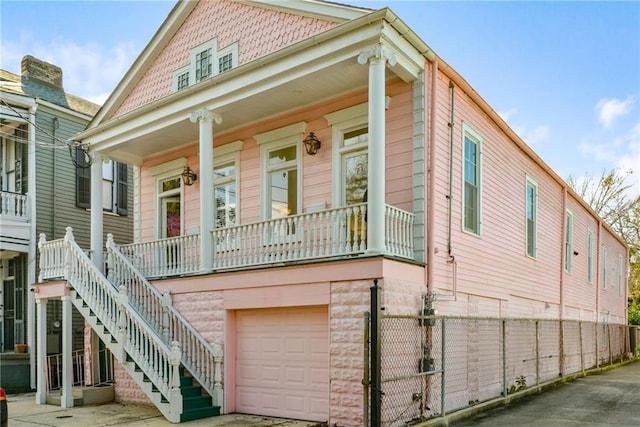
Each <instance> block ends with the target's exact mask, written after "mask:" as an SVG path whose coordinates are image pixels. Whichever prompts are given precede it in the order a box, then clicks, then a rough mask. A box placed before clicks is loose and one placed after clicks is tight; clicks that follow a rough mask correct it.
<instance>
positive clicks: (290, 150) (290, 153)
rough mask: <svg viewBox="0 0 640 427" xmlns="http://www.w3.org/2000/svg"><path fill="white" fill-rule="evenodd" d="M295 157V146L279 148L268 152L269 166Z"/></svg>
mask: <svg viewBox="0 0 640 427" xmlns="http://www.w3.org/2000/svg"><path fill="white" fill-rule="evenodd" d="M295 159H296V146H295V145H290V146H289V147H284V148H280V149H278V150H273V151H270V152H269V166H276V165H279V164H282V163H285V162H288V161H291V160H295Z"/></svg>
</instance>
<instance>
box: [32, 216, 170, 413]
mask: <svg viewBox="0 0 640 427" xmlns="http://www.w3.org/2000/svg"><path fill="white" fill-rule="evenodd" d="M38 247H39V250H40V255H41V257H40V266H41V268H42V270H41V274H40V277H41V278H42V279H47V278H50V277H48V275H49V274H54V276H53V277H55V278H60V276H59V270H58V269H56V268H53V267H52V266H51V265H50V264H49V263H50V262H51V261H52V260H55V261H56V262H59V261H61V257H60V253H61V251H62V252H63V253H64V260H63V261H62V262H61V264H60V265H62V266H64V268H63V274H62V277H61V278H63V279H65V280H66V281H67V282H68V283H69V286H70V287H71V288H72V295H73V294H77V295H78V296H79V297H80V298H81V299H82V301H81V302H77V301H76V299H75V298H72V300H73V302H74V305H76V307H77V308H78V310H79V311H80V312H81V313H82V314H83V315H84V316H85V318H86V319H87V321H88V322H89V323H90V324H91V325H92V326H93V327H94V329H95V328H96V327H97V325H98V324H101V325H102V327H103V328H104V330H105V332H108V335H110V337H113V338H115V339H116V342H115V343H113V342H111V340H104V341H105V344H106V345H107V347H109V349H110V350H111V351H112V353H113V355H114V357H116V358H117V359H118V361H119V362H120V363H122V364H125V363H126V362H127V355H128V356H129V357H130V358H131V359H132V360H133V362H134V363H135V364H136V366H137V367H138V368H139V369H140V370H141V371H142V372H143V374H144V377H146V378H148V379H149V380H150V381H151V383H152V384H153V385H154V386H155V387H156V388H157V390H158V391H159V392H160V393H161V394H162V395H163V396H164V397H165V398H166V399H167V400H168V401H169V405H168V407H167V405H166V404H164V405H163V404H162V403H161V401H162V399H161V398H160V397H159V396H155V395H154V394H153V392H152V388H151V387H148V386H145V384H144V381H143V379H142V378H141V379H139V380H138V379H137V378H135V377H134V379H136V381H137V382H138V384H139V385H140V386H141V388H142V390H144V391H145V393H146V394H147V396H148V397H149V398H150V399H151V400H152V401H153V402H154V403H155V404H156V406H157V407H158V409H160V410H161V412H162V413H163V415H164V416H165V417H166V418H167V419H168V420H169V421H172V422H179V420H180V414H181V413H182V393H181V391H180V373H179V367H180V360H181V349H180V344H179V343H177V342H174V343H172V344H171V347H170V346H168V345H167V344H165V343H164V341H163V340H162V339H160V337H159V336H158V335H157V334H156V332H155V331H154V330H153V329H152V328H151V327H150V326H149V325H148V324H147V323H146V321H145V320H143V318H142V317H141V316H140V315H139V314H138V313H137V311H136V310H134V309H133V308H132V307H131V305H130V303H129V301H128V296H127V290H126V288H125V287H124V286H122V287H120V289H119V291H117V290H116V289H115V287H114V286H113V285H112V284H111V283H110V282H109V281H108V280H107V278H106V277H105V276H104V275H103V274H102V273H101V272H100V271H99V270H98V269H97V268H96V267H95V265H94V264H93V263H92V262H91V260H90V259H89V257H88V256H87V255H86V254H85V253H84V251H83V250H82V249H80V247H79V246H78V245H77V244H76V242H75V240H74V237H73V230H72V228H71V227H67V232H66V234H65V237H64V239H61V241H60V240H55V241H51V242H47V241H46V238H45V236H43V235H40V242H39V244H38ZM82 302H84V303H85V304H86V305H87V307H84V306H83V304H82ZM91 315H95V319H92V317H93V316H91ZM98 321H99V322H98ZM97 332H99V331H97ZM99 335H101V337H104V336H105V334H104V333H102V332H99Z"/></svg>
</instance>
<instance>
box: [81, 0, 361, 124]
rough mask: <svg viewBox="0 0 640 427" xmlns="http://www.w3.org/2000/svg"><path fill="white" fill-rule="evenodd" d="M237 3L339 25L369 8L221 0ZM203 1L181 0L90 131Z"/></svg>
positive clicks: (314, 1) (308, 0)
mask: <svg viewBox="0 0 640 427" xmlns="http://www.w3.org/2000/svg"><path fill="white" fill-rule="evenodd" d="M218 1H227V2H233V3H237V4H244V5H249V6H252V7H259V8H262V9H268V10H275V11H278V12H283V13H288V14H292V15H298V16H304V17H309V18H314V19H318V20H324V21H327V22H330V23H332V24H333V25H337V24H340V23H344V22H347V21H350V20H352V19H355V18H357V17H360V16H363V15H366V14H368V13H370V12H371V10H370V9H364V8H358V7H353V6H347V5H343V4H338V3H332V2H327V1H320V0H287V1H282V0H218ZM199 3H200V0H196V1H193V0H179V1H178V3H177V4H176V5H175V6H174V7H173V9H172V10H171V12H170V13H169V15H168V16H167V18H166V19H165V21H164V22H163V23H162V25H161V26H160V28H159V29H158V30H157V31H156V33H155V34H154V36H153V37H152V39H151V41H150V42H149V43H148V44H147V46H146V47H145V48H144V49H143V51H142V52H141V53H140V55H139V56H138V58H136V60H135V61H134V63H133V64H132V66H131V67H130V68H129V70H128V71H127V73H126V74H125V75H124V77H123V78H122V80H121V81H120V82H119V83H118V85H117V86H116V88H115V89H114V91H113V92H112V93H111V95H110V96H109V98H108V99H107V100H106V102H105V104H104V105H103V107H102V108H101V109H100V111H99V112H98V113H97V114H96V115H95V117H94V119H93V120H92V121H91V122H90V123H89V126H88V127H87V129H92V128H95V127H96V126H98V125H99V124H100V123H102V122H104V121H106V120H109V119H110V118H111V117H113V116H114V114H116V112H117V111H118V109H119V108H120V106H122V104H123V103H124V102H125V100H126V99H127V97H128V96H129V95H130V93H131V91H133V90H134V89H135V88H136V86H137V85H138V83H139V82H140V81H141V80H142V79H143V77H144V76H145V73H146V72H147V71H148V70H149V69H150V68H151V67H152V66H153V64H154V61H155V60H156V58H158V56H159V55H160V54H161V53H162V52H163V50H164V49H165V48H166V47H167V46H168V45H169V43H170V42H171V40H172V38H173V37H174V36H175V35H176V34H177V32H178V31H179V30H180V28H181V27H182V26H183V24H184V23H185V22H186V20H187V19H188V18H189V16H190V15H191V13H192V12H193V11H194V9H195V8H196V7H197V6H198V5H199Z"/></svg>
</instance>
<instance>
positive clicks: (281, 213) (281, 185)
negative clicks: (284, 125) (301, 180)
mask: <svg viewBox="0 0 640 427" xmlns="http://www.w3.org/2000/svg"><path fill="white" fill-rule="evenodd" d="M294 149H295V148H294ZM278 151H280V150H278ZM297 193H298V172H297V170H296V169H291V170H288V171H277V172H273V173H271V218H273V219H276V218H283V217H286V216H289V215H295V214H297V213H298V194H297Z"/></svg>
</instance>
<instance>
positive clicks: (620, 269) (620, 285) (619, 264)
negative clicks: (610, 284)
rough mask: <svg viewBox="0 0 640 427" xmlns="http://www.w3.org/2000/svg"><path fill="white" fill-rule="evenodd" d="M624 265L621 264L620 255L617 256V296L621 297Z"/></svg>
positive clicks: (622, 293)
mask: <svg viewBox="0 0 640 427" xmlns="http://www.w3.org/2000/svg"><path fill="white" fill-rule="evenodd" d="M623 268H624V264H623V262H622V255H618V295H619V296H623V295H624V292H623V289H622V288H623V286H624V277H623V275H622V273H623Z"/></svg>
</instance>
